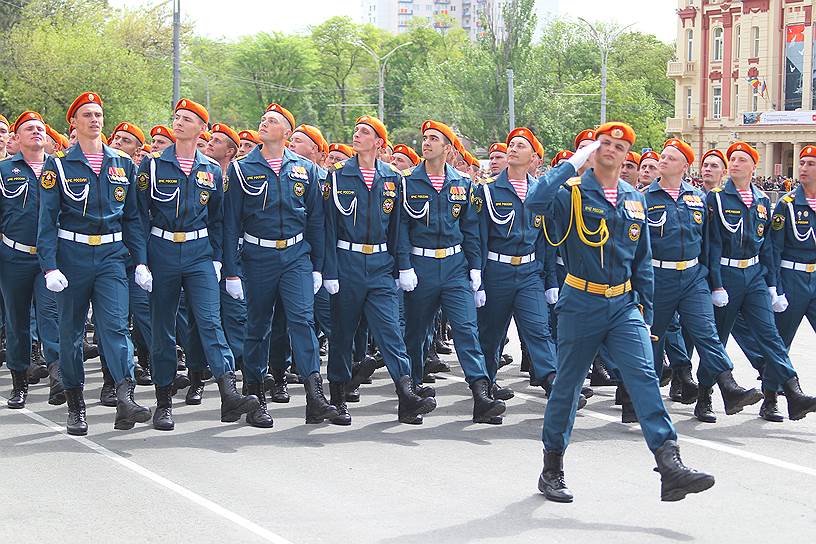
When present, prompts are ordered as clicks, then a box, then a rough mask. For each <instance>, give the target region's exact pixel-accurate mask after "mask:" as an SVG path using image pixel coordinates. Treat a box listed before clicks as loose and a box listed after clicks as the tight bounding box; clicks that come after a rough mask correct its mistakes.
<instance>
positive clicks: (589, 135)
mask: <svg viewBox="0 0 816 544" xmlns="http://www.w3.org/2000/svg"><path fill="white" fill-rule="evenodd" d="M595 138H596V133H595V131H594V130H592V129H591V128H588V129H586V130H582V131H581V132H579V133H578V136H576V137H575V142H574V143H575V148H576V149H577V148H578V144H580V143H581V142H583V141H584V140H592V141H593V142H594V141H595Z"/></svg>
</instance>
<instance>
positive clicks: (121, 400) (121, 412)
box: [113, 377, 151, 430]
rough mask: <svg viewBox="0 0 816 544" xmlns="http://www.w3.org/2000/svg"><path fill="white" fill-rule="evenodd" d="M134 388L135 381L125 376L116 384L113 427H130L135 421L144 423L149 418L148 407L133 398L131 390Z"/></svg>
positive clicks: (120, 428)
mask: <svg viewBox="0 0 816 544" xmlns="http://www.w3.org/2000/svg"><path fill="white" fill-rule="evenodd" d="M134 389H136V382H134V381H133V379H132V378H130V377H127V378H125V379H124V380H122V381H121V382H119V383H117V384H116V421H115V422H114V424H113V428H114V429H119V430H127V429H132V428H133V426H134V425H135V424H136V423H144V422H146V421H149V420H150V415H151V414H150V408H145V407H144V406H141V405H139V404H137V403H136V401H135V400H133V390H134Z"/></svg>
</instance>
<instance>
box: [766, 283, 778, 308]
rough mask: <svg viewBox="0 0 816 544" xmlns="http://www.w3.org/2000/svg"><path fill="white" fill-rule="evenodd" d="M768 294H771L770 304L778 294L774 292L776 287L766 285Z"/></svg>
mask: <svg viewBox="0 0 816 544" xmlns="http://www.w3.org/2000/svg"><path fill="white" fill-rule="evenodd" d="M768 294H769V295H771V304H773V302H774V301H775V300H776V297H777V296H779V295H777V294H776V287H773V286H771V287H768Z"/></svg>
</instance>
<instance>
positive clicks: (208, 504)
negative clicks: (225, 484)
mask: <svg viewBox="0 0 816 544" xmlns="http://www.w3.org/2000/svg"><path fill="white" fill-rule="evenodd" d="M14 411H15V412H19V413H23V414H25V415H26V416H28V417H29V418H31V419H33V420H34V421H36V422H37V423H39V424H41V425H43V426H45V427H47V428H49V429H51V430H52V431H54V432H55V433H59V434H62V435H63V436H65V437H66V438H70V439H71V440H73V441H75V442H77V443H79V444H82V445H83V446H85V447H86V448H89V449H91V450H93V451H95V452H96V453H99V454H101V455H103V456H105V457H107V458H108V459H109V460H111V461H113V462H114V463H118V464H120V465H122V466H123V467H125V468H126V469H128V470H130V471H131V472H135V473H136V474H138V475H139V476H142V477H144V478H147V479H148V480H150V481H152V482H154V483H156V484H158V485H160V486H161V487H163V488H165V489H168V490H170V491H172V492H173V493H176V494H177V495H181V496H182V497H184V498H185V499H187V500H189V501H190V502H193V503H195V504H197V505H199V506H201V507H202V508H206V509H207V510H209V511H210V512H212V513H213V514H215V515H217V516H220V517H222V518H224V519H226V520H228V521H231V522H233V523H234V524H236V525H238V526H239V527H241V528H243V529H246V530H247V531H249V532H250V533H253V534H255V535H257V536H259V537H261V538H262V539H264V540H266V541H268V542H273V543H274V544H292V542H291V541H289V540H286V539H285V538H283V537H282V536H280V535H277V534H275V533H273V532H272V531H269V530H268V529H264V528H263V527H261V526H260V525H258V524H256V523H253V522H251V521H249V520H248V519H246V518H244V517H241V516H239V515H238V514H236V513H235V512H232V511H230V510H227V509H226V508H224V507H223V506H221V505H220V504H216V503H214V502H212V501H211V500H209V499H205V498H204V497H202V496H201V495H199V494H197V493H195V492H193V491H190V490H189V489H187V488H186V487H182V486H180V485H178V484H177V483H175V482H171V481H170V480H168V479H167V478H164V477H163V476H159V475H158V474H156V473H155V472H152V471H150V470H148V469H146V468H144V467H143V466H141V465H137V464H136V463H134V462H133V461H130V460H129V459H125V458H124V457H122V456H120V455H118V454H116V453H114V452H112V451H110V450H109V449H107V448H105V447H104V446H100V445H99V444H97V443H96V442H94V441H93V440H89V439H88V438H85V437H82V436H72V435H70V434H68V433H67V432H66V431H65V429H64V428H63V427H60V426H59V425H57V424H55V423H54V422H53V421H51V420H49V419H46V418H44V417H42V416H41V415H39V414H37V413H35V412H32V411H31V410H29V409H28V408H23V409H21V410H14Z"/></svg>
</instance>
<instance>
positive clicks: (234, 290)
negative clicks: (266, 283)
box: [224, 278, 244, 300]
mask: <svg viewBox="0 0 816 544" xmlns="http://www.w3.org/2000/svg"><path fill="white" fill-rule="evenodd" d="M224 283H225V284H226V288H227V294H228V295H229V296H231V297H232V298H234V299H235V300H244V284H243V283H241V278H235V279H232V280H231V279H229V278H227V279H226V280H224Z"/></svg>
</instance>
